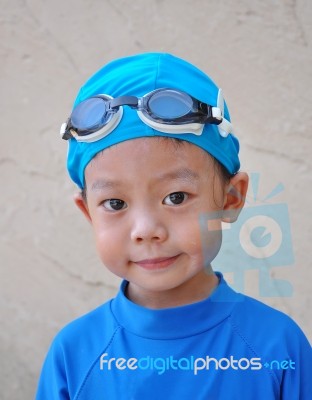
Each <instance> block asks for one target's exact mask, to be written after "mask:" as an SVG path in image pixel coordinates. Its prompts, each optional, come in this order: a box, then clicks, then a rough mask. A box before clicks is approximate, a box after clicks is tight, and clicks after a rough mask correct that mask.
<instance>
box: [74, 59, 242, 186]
mask: <svg viewBox="0 0 312 400" xmlns="http://www.w3.org/2000/svg"><path fill="white" fill-rule="evenodd" d="M159 88H172V89H179V90H181V91H184V92H186V93H188V94H189V95H191V96H193V97H195V98H196V99H198V100H200V101H202V102H205V103H208V104H210V105H212V106H216V104H217V96H218V91H219V88H218V87H217V86H216V85H215V83H214V82H213V81H212V80H211V79H210V78H209V77H208V76H207V75H206V74H204V73H203V72H202V71H200V70H199V69H198V68H196V67H195V66H194V65H192V64H190V63H188V62H186V61H184V60H182V59H180V58H177V57H175V56H172V55H170V54H165V53H144V54H138V55H134V56H131V57H125V58H121V59H117V60H114V61H112V62H110V63H109V64H107V65H105V66H104V67H103V68H101V69H100V70H99V71H98V72H97V73H95V74H94V75H93V76H92V77H91V78H90V79H89V80H88V81H87V82H86V83H85V84H84V85H83V86H82V87H81V89H80V91H79V93H78V96H77V98H76V101H75V103H74V108H75V106H77V105H78V104H79V103H80V102H82V101H83V100H85V99H87V98H89V97H91V96H94V95H97V94H107V95H110V96H112V97H119V96H125V95H130V96H137V97H142V96H144V95H145V94H147V93H149V92H151V91H153V90H155V89H159ZM224 116H225V118H226V119H227V120H229V121H230V116H229V112H228V109H227V106H226V105H225V110H224ZM153 136H162V137H173V138H176V139H181V140H185V141H187V142H190V143H193V144H195V145H196V146H199V147H201V148H202V149H204V150H206V151H207V152H208V153H209V154H211V155H212V156H213V157H215V158H216V159H217V160H218V161H219V162H220V163H221V164H222V165H223V166H224V167H225V168H226V169H227V171H228V172H229V173H230V174H234V173H236V172H237V171H238V170H239V167H240V162H239V158H238V152H239V142H238V140H237V138H236V137H235V136H234V135H233V134H229V135H228V136H227V137H222V136H221V135H220V133H219V130H218V127H217V126H216V125H211V124H206V125H205V127H204V130H203V133H202V134H201V135H200V136H197V135H194V134H192V133H186V134H169V133H163V132H159V131H156V130H154V129H152V128H151V127H149V126H147V125H145V124H144V123H143V122H142V121H141V119H140V118H139V116H138V114H137V113H136V112H135V111H134V110H132V109H130V108H129V107H124V112H123V117H122V120H121V122H120V123H119V125H118V126H117V128H116V129H115V130H114V131H113V132H111V133H110V134H109V135H107V136H105V137H103V138H102V139H100V140H98V141H95V142H92V143H85V142H77V141H76V140H75V139H70V140H69V147H68V156H67V169H68V172H69V175H70V177H71V179H72V180H73V181H74V182H75V183H76V184H77V185H78V186H79V187H80V188H81V189H82V188H83V187H84V170H85V168H86V166H87V165H88V163H89V162H90V161H91V160H92V158H93V157H94V156H95V155H96V154H97V153H98V152H100V151H102V150H104V149H106V148H107V147H110V146H112V145H114V144H116V143H120V142H123V141H125V140H131V139H135V138H140V137H153Z"/></svg>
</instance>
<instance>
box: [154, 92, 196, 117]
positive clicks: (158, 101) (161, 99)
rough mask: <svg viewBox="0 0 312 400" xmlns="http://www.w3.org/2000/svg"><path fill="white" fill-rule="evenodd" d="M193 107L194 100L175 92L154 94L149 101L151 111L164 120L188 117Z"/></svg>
mask: <svg viewBox="0 0 312 400" xmlns="http://www.w3.org/2000/svg"><path fill="white" fill-rule="evenodd" d="M192 106H193V100H192V98H191V97H190V96H189V95H187V94H186V93H181V92H177V91H175V90H166V91H159V92H156V93H154V94H153V95H152V96H151V98H150V99H149V101H148V107H149V109H150V111H151V112H152V113H153V114H154V115H156V116H158V117H159V118H163V119H175V118H179V117H183V116H184V115H187V114H188V113H189V112H190V110H191V109H192Z"/></svg>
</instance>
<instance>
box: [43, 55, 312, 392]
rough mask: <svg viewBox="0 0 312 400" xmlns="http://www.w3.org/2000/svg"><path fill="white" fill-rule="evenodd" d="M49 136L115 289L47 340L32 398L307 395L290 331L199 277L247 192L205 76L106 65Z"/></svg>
mask: <svg viewBox="0 0 312 400" xmlns="http://www.w3.org/2000/svg"><path fill="white" fill-rule="evenodd" d="M61 134H62V137H63V139H65V140H68V141H69V151H68V159H67V166H68V171H69V174H70V176H71V178H72V179H73V181H74V182H75V183H76V184H77V185H78V186H79V187H80V189H81V193H79V194H77V195H76V196H75V203H76V205H77V206H78V207H79V209H80V210H81V211H82V212H83V214H84V215H85V216H86V218H87V219H88V221H89V222H90V223H91V224H92V227H93V229H94V234H95V240H96V246H97V250H98V252H99V255H100V258H101V260H102V261H103V264H104V265H105V266H106V267H107V268H109V269H110V270H111V271H112V272H113V273H115V274H116V275H118V276H120V277H121V278H122V279H123V281H122V284H121V288H120V291H119V293H118V294H117V296H116V298H114V299H112V300H111V301H109V302H107V303H106V304H104V305H102V306H100V307H99V308H97V309H96V310H94V311H93V312H91V313H89V314H87V315H86V316H84V317H82V318H79V319H78V320H76V321H74V322H72V323H71V324H69V325H68V326H67V327H65V328H64V329H63V330H62V331H61V332H60V333H59V334H58V335H57V337H56V338H55V340H54V342H53V344H52V346H51V348H50V351H49V353H48V355H47V358H46V361H45V364H44V366H43V370H42V374H41V378H40V382H39V387H38V392H37V399H38V400H48V399H54V400H56V399H75V400H78V399H79V400H82V399H85V400H91V399H92V400H97V399H109V400H115V399H118V400H120V399H138V400H141V399H166V400H167V399H173V400H177V399H179V400H180V399H185V400H190V399H213V400H215V399H221V400H223V399H239V400H242V399H253V400H256V399H259V400H260V399H261V400H263V399H266V400H270V399H289V400H294V399H304V400H308V399H310V398H311V393H312V386H311V379H310V374H311V370H312V352H311V347H310V345H309V343H308V341H307V339H306V338H305V336H304V335H303V333H302V332H301V330H300V329H299V328H298V326H297V325H296V324H295V323H294V322H293V321H292V320H291V319H290V318H289V317H287V316H286V315H284V314H282V313H280V312H279V311H276V310H273V309H272V308H270V307H268V306H266V305H264V304H262V303H260V302H258V301H256V300H253V299H251V298H249V297H247V296H244V295H242V294H238V293H236V292H234V291H233V290H232V289H231V288H230V287H229V286H228V285H227V284H226V282H225V281H224V279H223V277H222V274H220V273H214V272H213V271H212V269H211V267H210V264H211V262H212V260H213V259H214V258H215V257H216V255H217V254H218V252H219V249H220V246H221V222H222V221H227V222H233V221H235V219H236V218H237V217H238V214H239V211H240V209H241V208H242V206H243V203H244V198H245V195H246V191H247V186H248V177H247V175H246V174H245V173H243V172H240V171H239V167H240V163H239V158H238V150H239V144H238V140H237V138H236V137H235V136H234V135H233V134H232V126H231V123H230V118H229V114H228V110H227V108H226V106H224V101H223V98H222V93H221V91H220V90H218V88H217V87H216V85H215V84H214V83H213V82H212V81H211V80H210V78H208V77H207V76H206V75H205V74H204V73H203V72H201V71H199V70H198V69H197V68H196V67H194V66H193V65H191V64H189V63H187V62H185V61H183V60H181V59H179V58H176V57H174V56H171V55H169V54H158V53H149V54H141V55H137V56H133V57H127V58H123V59H119V60H115V61H114V62H112V63H110V64H108V65H106V66H105V67H103V68H102V69H101V70H100V71H99V72H97V73H96V74H95V75H94V76H93V77H91V78H90V79H89V80H88V81H87V83H86V84H85V85H84V86H83V87H82V89H81V90H80V92H79V94H78V97H77V99H76V102H75V105H74V110H73V112H72V114H71V116H70V118H69V119H68V121H67V122H66V123H65V124H63V126H62V128H61ZM206 214H208V215H213V218H210V219H209V224H208V223H207V231H206V232H201V230H200V224H199V218H200V217H201V216H203V215H206ZM203 249H204V251H203ZM233 262H235V260H233Z"/></svg>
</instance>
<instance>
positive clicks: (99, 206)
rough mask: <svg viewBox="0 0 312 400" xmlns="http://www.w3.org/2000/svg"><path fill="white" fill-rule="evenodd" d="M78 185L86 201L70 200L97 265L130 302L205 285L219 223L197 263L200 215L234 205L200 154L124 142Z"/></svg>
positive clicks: (168, 144)
mask: <svg viewBox="0 0 312 400" xmlns="http://www.w3.org/2000/svg"><path fill="white" fill-rule="evenodd" d="M236 179H237V178H236ZM246 179H247V178H245V180H244V179H243V181H244V189H241V190H240V189H238V190H239V191H240V192H242V191H246V189H247V180H246ZM85 180H86V187H87V202H86V203H85V202H84V201H83V200H82V198H81V197H80V196H77V197H76V203H77V205H78V206H79V207H80V208H81V209H82V211H83V212H84V213H85V215H86V216H87V217H88V219H89V220H90V221H91V223H92V226H93V229H94V233H95V239H96V246H97V250H98V252H99V255H100V258H101V260H102V262H103V263H104V265H105V266H106V267H107V268H108V269H109V270H110V271H112V272H113V273H114V274H116V275H118V276H120V277H121V278H124V279H126V280H128V281H129V282H130V284H129V293H133V296H134V297H137V298H140V297H143V298H144V296H145V297H146V296H149V295H152V293H154V294H155V293H156V292H157V293H159V292H168V291H170V290H174V289H177V288H183V290H184V291H185V290H189V289H190V288H193V289H194V285H195V288H196V287H197V285H199V286H200V285H203V284H205V285H207V281H208V280H211V279H212V275H208V274H207V273H205V271H204V266H208V265H209V264H210V262H211V261H212V260H213V259H214V258H215V256H216V254H217V253H218V251H219V248H220V245H221V220H214V221H213V222H212V225H210V226H209V231H211V230H212V231H213V232H214V233H213V234H210V235H209V236H208V237H207V238H205V240H206V244H205V260H204V259H203V252H202V238H201V233H200V226H199V216H200V214H201V213H210V212H215V211H218V210H222V209H223V208H231V207H236V208H239V207H240V206H241V204H240V205H238V203H239V201H240V202H241V200H238V199H237V198H236V200H234V199H233V198H234V197H235V196H230V195H229V193H228V192H229V190H228V186H227V185H224V183H222V179H221V178H220V177H219V176H218V174H217V173H216V172H215V167H214V162H213V160H212V159H211V157H210V156H209V155H208V154H207V153H206V152H204V151H203V150H202V149H200V148H199V147H197V146H194V145H192V144H189V143H186V142H182V143H180V144H177V143H175V142H172V141H171V140H167V139H160V138H140V139H135V140H130V141H125V142H122V143H119V144H118V145H115V146H113V147H110V148H108V149H106V150H105V151H103V152H102V153H99V154H98V155H97V156H96V157H95V158H94V159H93V160H92V161H91V162H90V163H89V165H88V166H87V168H86V170H85ZM238 186H239V185H238ZM244 194H245V193H242V195H243V196H244ZM230 198H232V199H230ZM207 240H208V241H209V242H208V243H207ZM196 282H197V283H196ZM198 289H199V290H200V289H201V288H200V287H198ZM182 297H183V296H182Z"/></svg>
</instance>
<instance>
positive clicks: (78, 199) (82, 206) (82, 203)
mask: <svg viewBox="0 0 312 400" xmlns="http://www.w3.org/2000/svg"><path fill="white" fill-rule="evenodd" d="M74 202H75V204H76V206H77V207H78V208H79V210H81V211H82V213H83V215H84V216H85V217H86V218H87V220H88V221H89V222H90V223H91V222H92V220H91V216H90V213H89V208H88V205H87V202H86V200H85V199H84V198H83V197H82V194H81V193H76V194H75V195H74Z"/></svg>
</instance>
